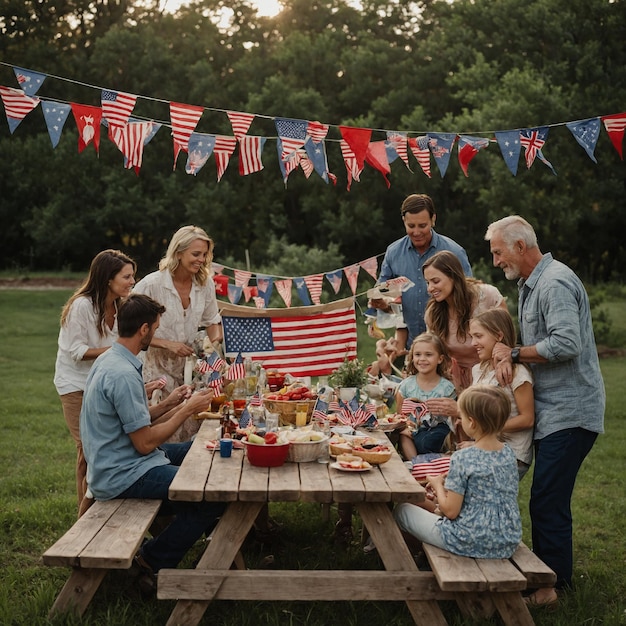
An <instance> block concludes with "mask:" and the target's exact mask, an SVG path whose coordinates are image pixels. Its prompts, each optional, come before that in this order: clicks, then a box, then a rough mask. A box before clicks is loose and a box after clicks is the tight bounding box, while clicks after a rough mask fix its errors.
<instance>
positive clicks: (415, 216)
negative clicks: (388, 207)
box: [370, 194, 472, 350]
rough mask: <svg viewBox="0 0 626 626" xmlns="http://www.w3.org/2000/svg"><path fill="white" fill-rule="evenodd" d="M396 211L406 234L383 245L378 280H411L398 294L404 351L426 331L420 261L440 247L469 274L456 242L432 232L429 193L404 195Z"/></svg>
mask: <svg viewBox="0 0 626 626" xmlns="http://www.w3.org/2000/svg"><path fill="white" fill-rule="evenodd" d="M400 213H401V215H402V223H403V224H404V228H405V230H406V235H405V236H404V237H402V238H401V239H398V240H397V241H394V242H393V243H392V244H390V245H389V247H388V248H387V251H386V252H385V258H384V259H383V263H382V266H381V268H380V275H379V277H378V282H379V283H383V282H385V281H387V280H389V279H390V278H397V277H398V276H406V277H407V278H409V279H410V280H411V281H412V282H413V283H415V286H414V287H411V288H410V289H407V291H405V292H404V293H403V294H402V313H403V315H404V322H405V324H406V326H407V329H408V335H407V336H406V340H405V343H406V349H407V350H408V349H409V348H410V347H411V343H412V341H413V339H415V337H417V336H418V335H419V334H420V333H423V332H424V331H425V330H426V325H425V324H424V311H425V310H426V304H427V303H428V293H427V291H426V281H425V280H424V277H423V276H422V265H423V264H424V262H425V261H426V260H427V259H429V258H430V257H432V256H433V254H435V253H436V252H439V251H440V250H449V251H450V252H453V253H454V254H455V255H456V256H457V257H458V258H459V261H461V265H462V266H463V272H464V273H465V275H466V276H471V275H472V268H471V266H470V263H469V260H468V258H467V253H466V252H465V250H464V249H463V248H462V247H461V246H460V245H459V244H458V243H456V241H453V240H452V239H450V238H449V237H445V236H444V235H440V234H439V233H436V232H435V230H434V227H435V221H436V220H437V214H436V213H435V205H434V204H433V201H432V198H431V197H430V196H427V195H426V194H411V195H410V196H407V198H405V200H404V202H403V203H402V206H401V208H400ZM370 304H371V305H372V306H373V307H374V308H376V309H381V310H388V309H390V305H389V304H388V303H387V302H385V301H384V300H382V299H380V300H372V301H371V303H370ZM403 347H404V346H403Z"/></svg>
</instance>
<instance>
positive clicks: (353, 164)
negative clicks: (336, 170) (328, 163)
mask: <svg viewBox="0 0 626 626" xmlns="http://www.w3.org/2000/svg"><path fill="white" fill-rule="evenodd" d="M339 145H340V146H341V155H342V156H343V162H344V163H345V165H346V172H347V174H348V185H347V189H348V191H350V187H351V186H352V181H353V180H356V181H357V182H359V177H360V176H361V171H362V168H359V163H358V161H357V158H356V156H355V154H354V152H353V151H352V148H351V147H350V145H349V144H348V142H347V141H346V140H345V139H342V140H341V142H340V144H339Z"/></svg>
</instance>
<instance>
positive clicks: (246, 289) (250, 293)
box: [243, 287, 259, 302]
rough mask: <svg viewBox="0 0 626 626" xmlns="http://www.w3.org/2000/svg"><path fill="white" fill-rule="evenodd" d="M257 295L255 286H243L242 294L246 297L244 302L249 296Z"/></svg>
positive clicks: (247, 300) (254, 296)
mask: <svg viewBox="0 0 626 626" xmlns="http://www.w3.org/2000/svg"><path fill="white" fill-rule="evenodd" d="M258 295H259V292H258V290H257V288H256V287H244V288H243V296H244V298H245V299H246V302H250V298H256V297H257V296H258Z"/></svg>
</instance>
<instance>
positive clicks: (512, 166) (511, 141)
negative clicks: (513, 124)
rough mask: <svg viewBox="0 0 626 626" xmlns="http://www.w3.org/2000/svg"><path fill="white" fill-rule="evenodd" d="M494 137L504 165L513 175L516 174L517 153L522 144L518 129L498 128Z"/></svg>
mask: <svg viewBox="0 0 626 626" xmlns="http://www.w3.org/2000/svg"><path fill="white" fill-rule="evenodd" d="M496 139H497V140H498V146H500V152H502V158H503V159H504V162H505V163H506V166H507V167H508V168H509V170H510V171H511V174H513V176H517V166H518V163H519V153H520V152H521V150H522V144H521V143H520V141H519V130H504V131H503V130H499V131H497V132H496Z"/></svg>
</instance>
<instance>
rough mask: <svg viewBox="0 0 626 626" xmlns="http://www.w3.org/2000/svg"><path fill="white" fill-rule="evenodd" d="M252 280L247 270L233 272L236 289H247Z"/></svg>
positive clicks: (250, 273)
mask: <svg viewBox="0 0 626 626" xmlns="http://www.w3.org/2000/svg"><path fill="white" fill-rule="evenodd" d="M250 278H252V272H248V271H247V270H235V285H237V286H238V287H247V286H248V283H249V282H250Z"/></svg>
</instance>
